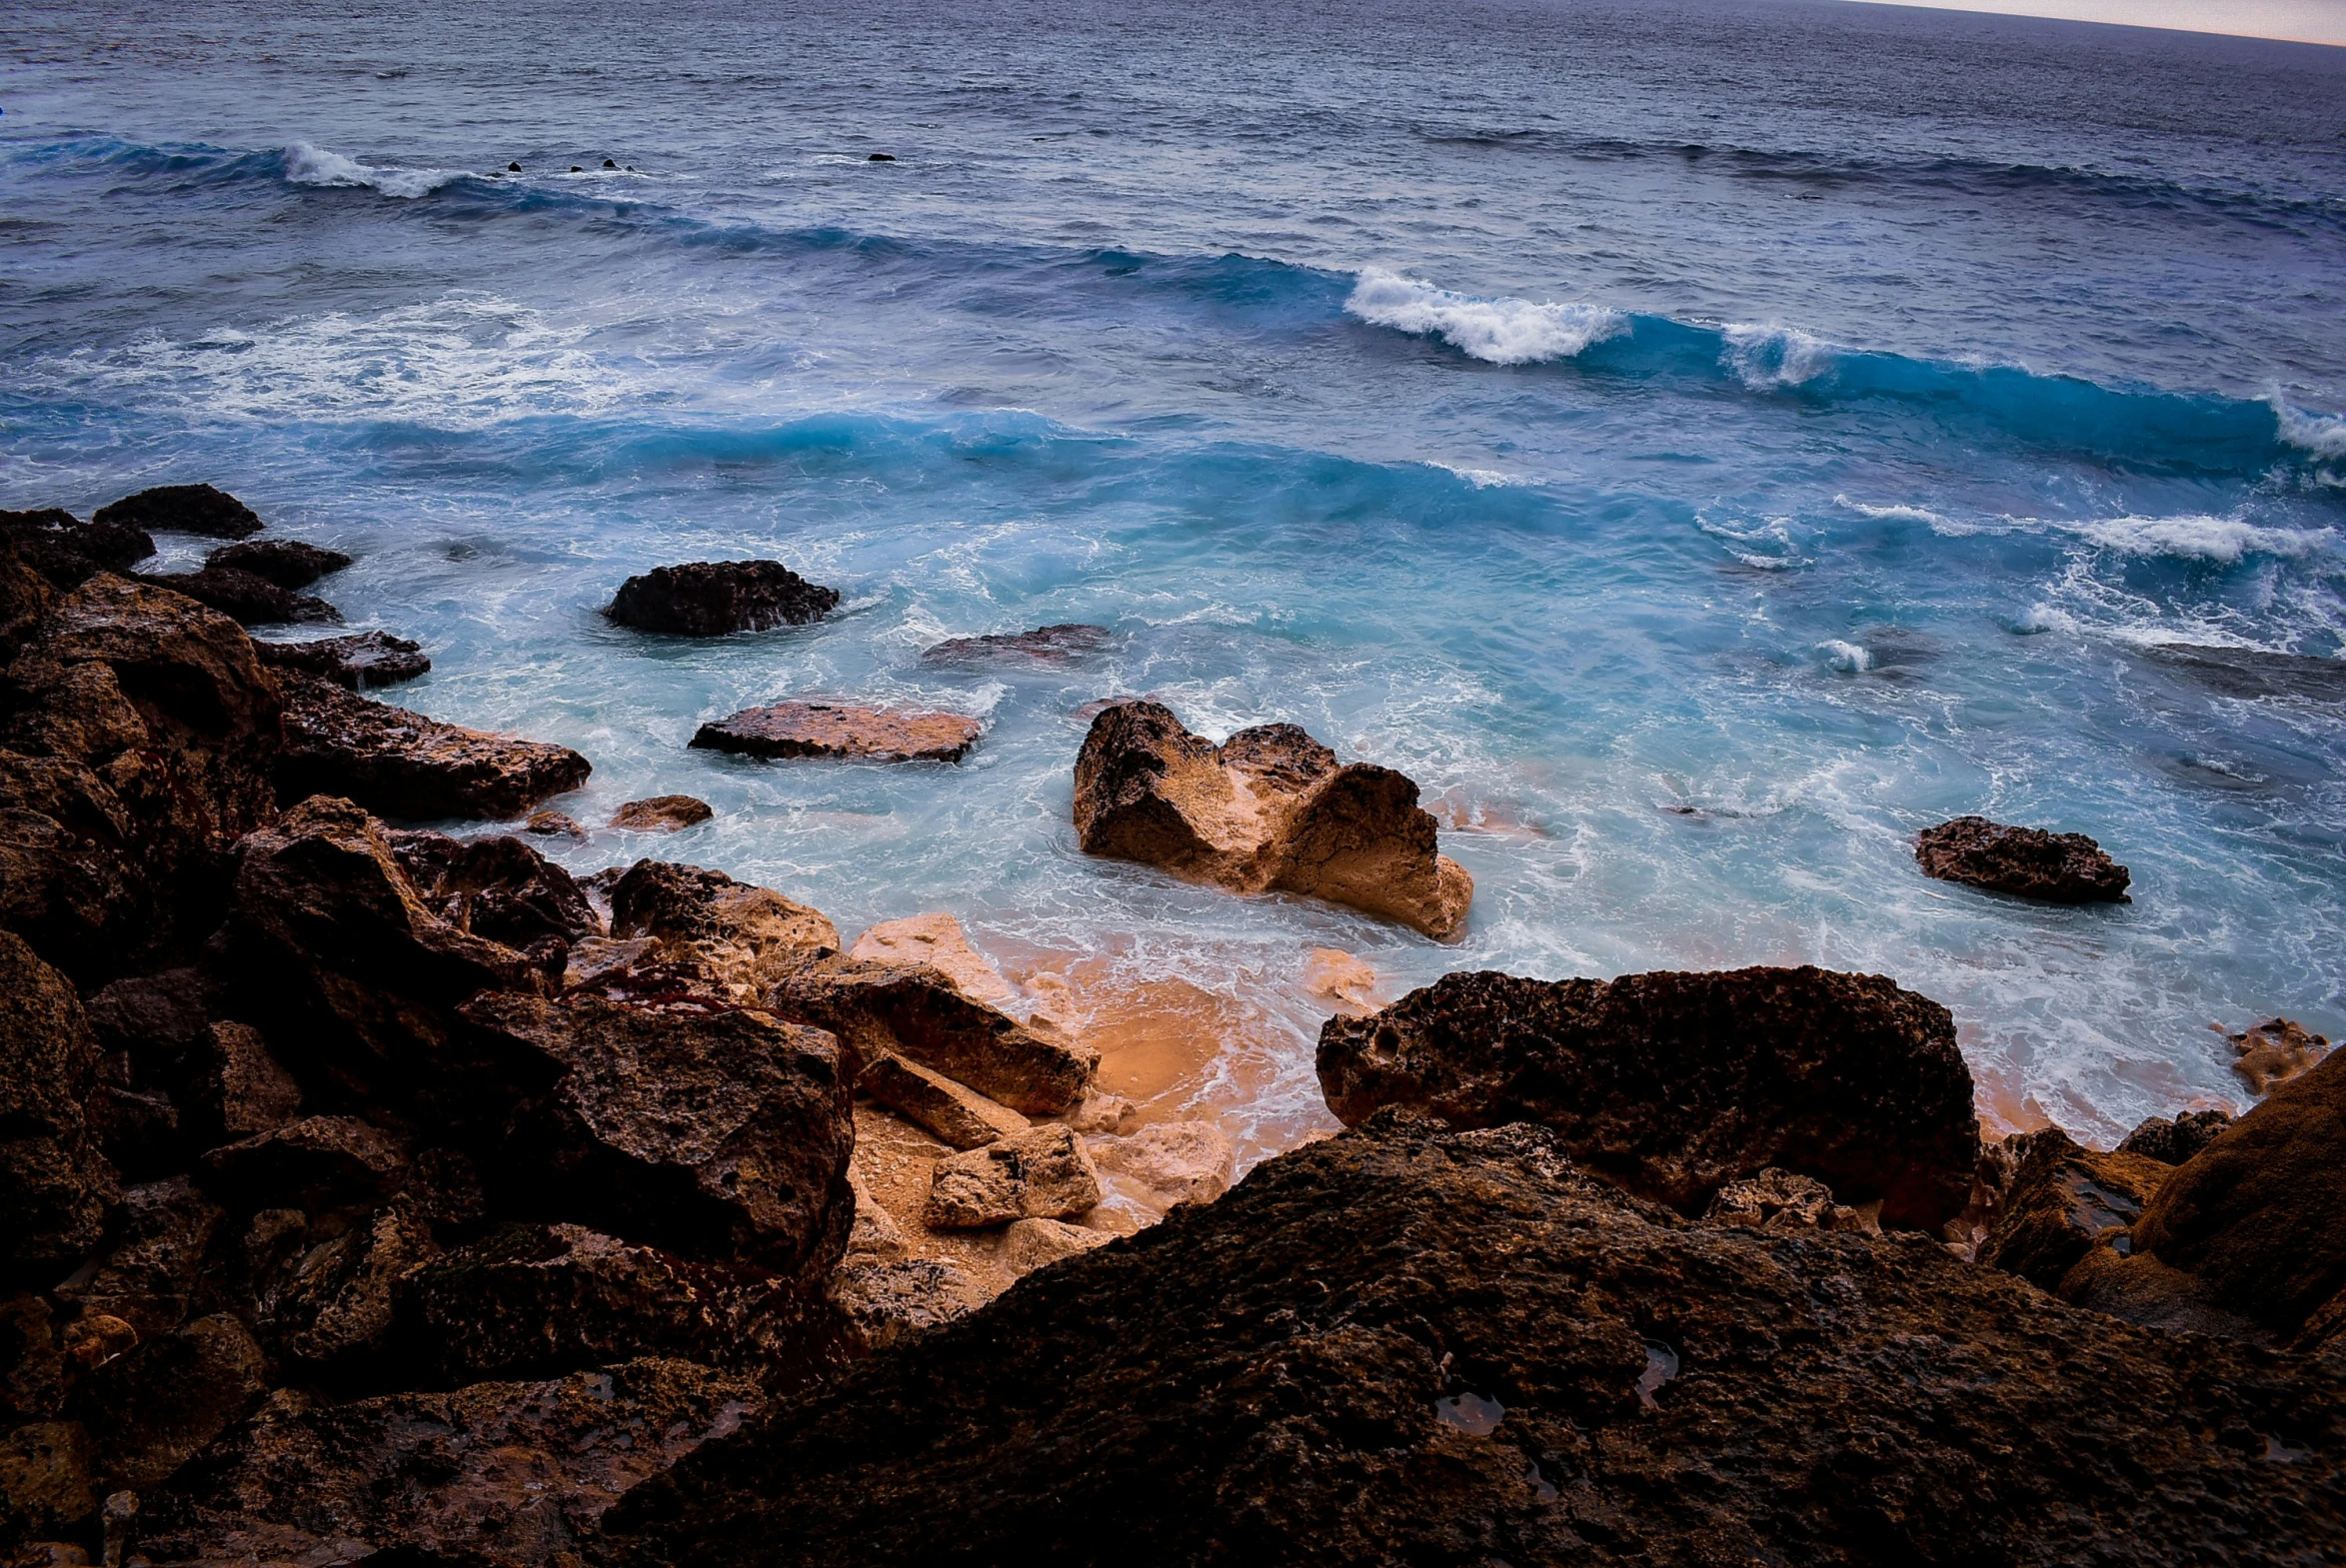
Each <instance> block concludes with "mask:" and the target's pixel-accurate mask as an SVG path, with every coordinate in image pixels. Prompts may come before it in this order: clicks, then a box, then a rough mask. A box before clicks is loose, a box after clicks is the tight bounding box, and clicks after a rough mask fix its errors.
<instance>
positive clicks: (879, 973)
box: [771, 957, 1100, 1116]
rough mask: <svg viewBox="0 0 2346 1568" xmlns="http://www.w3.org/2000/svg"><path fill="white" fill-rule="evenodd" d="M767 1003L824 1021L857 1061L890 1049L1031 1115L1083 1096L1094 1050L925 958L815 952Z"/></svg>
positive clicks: (1096, 1061)
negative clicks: (966, 986)
mask: <svg viewBox="0 0 2346 1568" xmlns="http://www.w3.org/2000/svg"><path fill="white" fill-rule="evenodd" d="M771 1004H772V1005H773V1007H774V1008H775V1010H776V1011H778V1012H781V1013H784V1014H785V1015H787V1016H790V1017H795V1018H803V1019H805V1020H806V1021H807V1022H809V1023H812V1024H816V1025H817V1026H819V1027H822V1028H826V1029H829V1030H830V1031H831V1032H832V1033H834V1034H836V1035H838V1036H839V1039H840V1043H841V1044H842V1045H844V1046H845V1047H846V1048H847V1051H848V1053H849V1055H850V1056H852V1057H853V1058H855V1059H856V1060H857V1061H859V1062H861V1061H867V1060H870V1059H872V1058H874V1057H876V1056H879V1055H881V1054H883V1053H885V1052H890V1051H893V1052H894V1053H896V1054H897V1055H899V1056H902V1057H904V1058H905V1059H906V1060H908V1061H913V1062H918V1063H919V1064H920V1065H922V1066H924V1067H927V1068H929V1069H930V1070H931V1071H932V1072H939V1073H943V1074H944V1075H945V1076H946V1077H949V1078H952V1079H953V1080H955V1081H956V1082H958V1083H966V1084H968V1085H969V1086H970V1087H971V1088H973V1089H976V1090H977V1091H978V1092H979V1093H981V1094H983V1095H985V1096H986V1097H987V1098H989V1099H992V1100H996V1101H998V1102H1000V1103H1001V1104H1004V1105H1008V1106H1010V1107H1011V1108H1012V1109H1013V1110H1017V1111H1022V1112H1024V1113H1026V1114H1027V1115H1030V1116H1049V1115H1054V1114H1057V1113H1058V1112H1060V1111H1063V1110H1066V1109H1067V1108H1069V1107H1070V1106H1072V1105H1077V1104H1080V1103H1082V1101H1083V1098H1084V1093H1085V1091H1086V1089H1088V1088H1089V1087H1090V1086H1091V1082H1092V1074H1093V1073H1094V1072H1095V1071H1096V1070H1098V1068H1099V1065H1100V1053H1099V1052H1098V1051H1096V1050H1093V1049H1092V1048H1090V1047H1089V1046H1084V1045H1074V1044H1068V1043H1065V1042H1063V1041H1059V1040H1054V1039H1048V1038H1046V1037H1044V1036H1043V1035H1041V1034H1039V1033H1037V1032H1035V1031H1034V1030H1033V1029H1031V1028H1029V1027H1027V1026H1026V1025H1025V1024H1022V1023H1020V1022H1019V1021H1018V1020H1016V1019H1014V1018H1012V1017H1011V1016H1010V1015H1009V1014H1007V1013H1004V1012H1001V1011H998V1010H997V1009H995V1008H993V1007H989V1006H987V1005H986V1004H985V1003H984V1002H980V1001H973V1000H971V999H970V998H969V997H967V996H965V995H963V994H962V993H961V991H960V990H958V989H956V988H955V987H954V985H953V984H952V983H951V982H950V981H948V980H947V979H946V978H945V976H944V974H943V972H942V971H941V970H938V969H934V968H931V967H929V966H928V965H926V964H910V963H868V962H858V961H857V960H855V959H853V958H839V957H831V958H821V959H817V960H815V961H813V962H810V963H805V964H802V965H800V966H799V967H797V968H795V969H792V970H791V971H790V972H789V973H787V974H786V975H784V976H783V978H782V979H781V981H780V982H779V983H778V984H777V985H776V986H775V988H774V991H773V994H772V998H771Z"/></svg>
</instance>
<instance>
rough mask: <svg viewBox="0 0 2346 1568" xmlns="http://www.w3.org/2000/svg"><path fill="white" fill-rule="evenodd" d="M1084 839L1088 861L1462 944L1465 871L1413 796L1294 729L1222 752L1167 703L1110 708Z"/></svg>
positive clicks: (1086, 759)
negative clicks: (1342, 912) (1394, 924)
mask: <svg viewBox="0 0 2346 1568" xmlns="http://www.w3.org/2000/svg"><path fill="white" fill-rule="evenodd" d="M1076 831H1077V833H1078V834H1079V836H1080V837H1081V839H1082V841H1083V845H1084V849H1085V851H1086V852H1087V853H1090V854H1105V855H1113V856H1115V857H1116V858H1118V859H1125V860H1142V861H1146V862H1147V863H1149V864H1152V865H1161V866H1164V867H1165V868H1166V869H1167V870H1170V871H1173V872H1175V873H1177V874H1179V875H1182V876H1189V877H1194V878H1196V879H1198V880H1200V881H1209V882H1214V883H1217V884H1219V885H1221V886H1224V887H1227V888H1229V889H1230V890H1231V891H1233V892H1239V893H1259V892H1269V891H1274V890H1275V891H1283V892H1295V893H1303V894H1305V895H1307V896H1310V897H1315V898H1325V899H1328V900H1329V901H1330V902H1334V903H1344V904H1350V905H1351V906H1353V907H1354V908H1359V909H1365V910H1367V911H1368V912H1369V913H1371V914H1378V915H1382V916H1384V917H1385V918H1387V919H1393V920H1399V921H1401V922H1402V923H1404V924H1407V925H1411V926H1414V927H1415V928H1416V929H1418V930H1421V931H1423V932H1425V933H1426V934H1427V935H1429V936H1433V937H1436V938H1443V939H1446V938H1448V937H1450V936H1453V935H1455V934H1456V933H1457V931H1458V928H1459V927H1460V926H1461V925H1462V924H1463V923H1464V922H1465V918H1466V906H1467V905H1468V903H1470V902H1471V901H1472V900H1473V896H1474V879H1473V878H1472V877H1471V876H1469V875H1467V874H1466V870H1465V868H1464V867H1463V866H1461V865H1459V864H1458V863H1457V862H1456V861H1455V860H1452V859H1450V858H1449V857H1448V856H1447V855H1443V854H1439V853H1437V852H1435V847H1434V845H1435V838H1436V833H1437V828H1436V824H1435V822H1434V819H1433V817H1432V815H1431V814H1430V813H1428V812H1426V811H1424V810H1421V809H1420V808H1419V807H1418V805H1417V785H1416V784H1413V783H1411V782H1410V780H1409V779H1408V778H1406V777H1405V776H1404V775H1401V774H1397V773H1395V772H1393V771H1392V770H1391V769H1389V768H1378V767H1376V766H1374V765H1373V764H1368V763H1352V764H1348V765H1346V764H1340V763H1338V762H1337V761H1336V756H1335V754H1334V753H1333V752H1331V751H1329V750H1328V749H1327V748H1326V747H1324V746H1321V745H1320V744H1319V743H1318V742H1317V741H1314V740H1312V739H1311V737H1310V736H1308V735H1306V734H1304V733H1303V731H1301V730H1300V729H1298V728H1296V727H1295V726H1293V725H1261V726H1257V727H1256V728H1254V729H1251V730H1241V731H1239V732H1238V733H1237V734H1236V735H1233V736H1231V737H1230V738H1229V739H1228V740H1227V741H1225V742H1223V743H1222V744H1221V745H1220V746H1219V747H1214V746H1211V745H1209V744H1207V743H1206V742H1205V741H1203V740H1202V739H1200V738H1199V737H1197V736H1193V735H1191V734H1189V732H1188V731H1187V730H1185V729H1183V728H1182V726H1181V723H1180V721H1179V720H1177V719H1175V718H1174V717H1173V713H1172V711H1171V710H1169V709H1167V708H1165V707H1163V706H1162V705H1160V704H1157V703H1151V702H1146V701H1140V702H1131V703H1120V704H1117V705H1116V706H1114V707H1111V708H1108V709H1105V710H1103V711H1102V712H1101V713H1100V714H1099V716H1098V717H1096V718H1095V719H1094V720H1093V721H1092V729H1091V731H1090V733H1089V734H1087V735H1086V736H1085V738H1084V749H1083V751H1082V752H1081V753H1080V754H1078V756H1077V758H1076Z"/></svg>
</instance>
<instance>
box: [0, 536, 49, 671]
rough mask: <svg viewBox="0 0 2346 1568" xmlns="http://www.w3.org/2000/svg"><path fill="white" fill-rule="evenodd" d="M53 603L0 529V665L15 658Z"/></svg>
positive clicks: (46, 586) (45, 584)
mask: <svg viewBox="0 0 2346 1568" xmlns="http://www.w3.org/2000/svg"><path fill="white" fill-rule="evenodd" d="M56 602H57V591H56V589H55V588H54V587H52V586H51V585H50V583H49V582H48V580H47V579H45V578H43V577H42V576H41V574H40V573H38V572H36V571H34V570H33V568H32V567H31V566H30V565H28V564H27V563H26V562H25V560H24V558H23V556H22V555H21V554H20V553H19V552H18V550H17V547H16V541H15V539H14V538H13V537H12V536H11V534H10V532H9V530H7V529H4V528H0V664H4V663H5V662H6V661H8V660H10V659H13V658H15V657H16V651H17V650H18V649H19V648H22V647H23V646H24V642H25V639H27V638H28V637H30V636H32V634H33V629H34V628H35V627H37V626H39V625H40V622H41V618H42V617H43V616H45V615H47V614H48V613H49V610H50V607H51V606H53V605H54V604H56Z"/></svg>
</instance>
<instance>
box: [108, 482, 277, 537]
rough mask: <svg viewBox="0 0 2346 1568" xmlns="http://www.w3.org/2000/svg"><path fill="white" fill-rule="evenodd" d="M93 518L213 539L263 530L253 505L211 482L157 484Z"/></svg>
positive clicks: (256, 532)
mask: <svg viewBox="0 0 2346 1568" xmlns="http://www.w3.org/2000/svg"><path fill="white" fill-rule="evenodd" d="M90 518H91V521H92V522H96V523H127V524H129V525H130V526H131V527H133V528H149V529H159V530H161V531H162V532H164V533H167V534H201V535H204V536H205V537H207V538H210V539H244V538H247V537H248V536H250V535H253V534H258V533H259V532H261V520H260V518H259V517H257V516H256V515H255V514H254V512H253V509H252V508H250V507H248V506H246V505H245V504H244V503H243V502H241V501H239V500H237V499H236V498H235V497H234V496H231V495H230V494H228V493H227V492H226V491H224V490H214V489H213V488H212V487H211V486H209V485H158V486H156V487H155V488H154V489H152V490H142V491H140V492H139V493H138V494H137V495H135V496H125V497H123V498H122V499H121V500H120V501H117V502H115V503H114V504H113V505H111V506H105V507H100V508H99V509H98V510H97V511H96V512H94V513H92V514H90Z"/></svg>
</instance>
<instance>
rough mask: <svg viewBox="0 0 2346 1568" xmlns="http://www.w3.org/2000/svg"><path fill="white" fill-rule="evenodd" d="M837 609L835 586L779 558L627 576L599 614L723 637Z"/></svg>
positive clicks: (652, 628)
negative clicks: (808, 576)
mask: <svg viewBox="0 0 2346 1568" xmlns="http://www.w3.org/2000/svg"><path fill="white" fill-rule="evenodd" d="M838 608H839V590H837V589H834V588H824V587H822V586H821V585H820V584H815V583H810V582H808V581H807V580H806V579H805V578H803V577H800V576H799V575H798V574H797V573H796V572H793V571H792V570H791V569H790V568H788V567H786V566H784V565H783V564H782V563H781V562H779V561H696V562H692V563H690V564H688V565H685V566H677V567H655V568H653V569H652V570H651V571H649V572H647V573H644V574H643V575H642V576H640V577H632V578H629V579H628V580H627V581H626V582H625V583H623V584H621V585H620V590H619V593H618V595H617V596H616V597H615V598H614V599H613V600H612V601H611V605H610V608H609V609H607V610H606V611H605V612H604V614H605V615H608V616H609V617H611V619H612V620H614V621H616V622H618V623H619V624H620V625H622V626H631V627H635V628H636V629H638V630H639V631H644V632H665V633H668V634H669V635H671V636H674V637H723V636H725V635H726V634H727V633H729V632H764V631H766V630H768V629H769V628H772V627H780V626H805V625H806V624H807V623H808V622H810V621H820V620H822V619H823V618H824V617H825V616H827V615H829V614H831V612H832V611H834V610H837V609H838Z"/></svg>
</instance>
